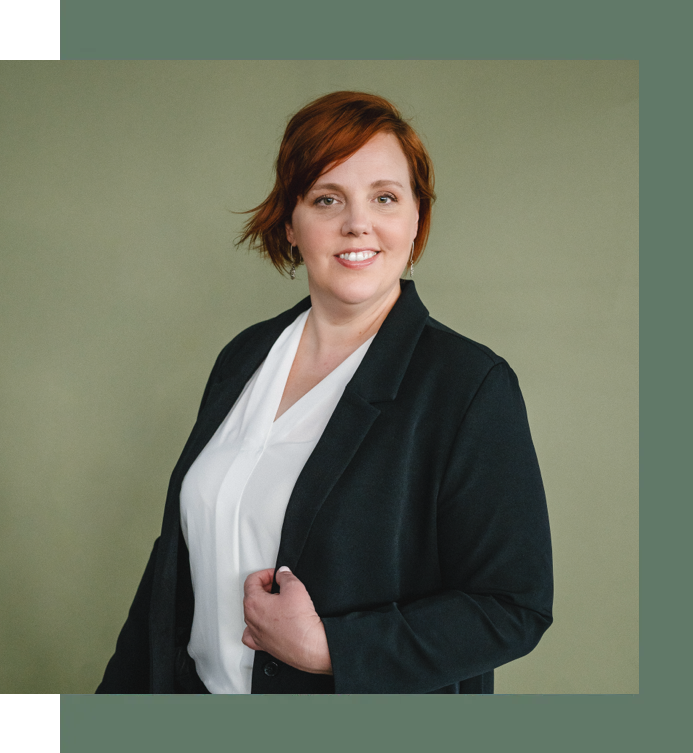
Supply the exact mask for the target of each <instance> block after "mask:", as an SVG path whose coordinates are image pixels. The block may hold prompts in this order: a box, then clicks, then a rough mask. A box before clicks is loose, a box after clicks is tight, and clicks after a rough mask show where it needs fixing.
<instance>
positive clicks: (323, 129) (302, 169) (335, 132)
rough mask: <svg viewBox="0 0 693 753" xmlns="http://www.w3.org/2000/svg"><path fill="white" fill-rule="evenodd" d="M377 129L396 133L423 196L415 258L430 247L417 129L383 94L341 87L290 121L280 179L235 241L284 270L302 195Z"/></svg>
mask: <svg viewBox="0 0 693 753" xmlns="http://www.w3.org/2000/svg"><path fill="white" fill-rule="evenodd" d="M378 133H392V134H394V135H395V136H396V137H397V138H398V139H399V143H400V145H401V147H402V151H403V152H404V154H405V156H406V158H407V161H408V163H409V170H410V174H411V182H412V191H413V192H414V196H415V197H416V198H417V199H418V200H419V227H418V231H417V235H416V240H415V241H414V261H415V262H416V261H418V259H419V257H420V256H421V254H422V253H423V250H424V247H425V246H426V240H427V239H428V232H429V229H430V226H431V207H432V205H433V202H434V201H435V193H434V191H433V186H434V177H433V165H432V163H431V158H430V157H429V156H428V152H427V151H426V147H424V145H423V143H422V142H421V139H420V138H419V137H418V135H417V134H416V132H415V131H414V129H413V128H412V127H411V126H410V125H409V123H407V122H406V121H405V120H404V119H403V118H402V116H401V114H400V113H399V111H398V110H397V108H396V107H395V106H394V105H393V104H392V103H391V102H388V101H387V100H386V99H384V98H383V97H378V96H377V95H375V94H365V93H363V92H352V91H341V92H333V93H332V94H327V95H325V96H324V97H320V98H319V99H316V100H315V101H313V102H311V103H310V104H308V105H306V106H305V107H304V108H303V109H301V110H299V111H298V112H297V113H296V114H295V115H294V116H293V118H291V120H290V121H289V124H288V126H287V127H286V131H285V133H284V138H283V139H282V143H281V146H280V147H279V155H278V157H277V162H276V166H275V167H276V180H275V183H274V188H273V189H272V191H271V192H270V194H269V196H268V197H267V198H266V199H265V200H264V201H263V202H262V204H260V205H259V206H257V207H255V208H254V209H250V210H248V211H249V212H251V213H252V216H251V217H250V219H249V220H248V222H247V223H246V224H245V227H244V229H243V235H242V236H241V237H240V238H239V240H238V242H237V245H240V244H242V243H244V242H245V241H248V240H249V241H250V244H251V246H252V247H253V248H257V249H258V250H259V251H260V253H262V254H263V255H265V256H268V257H269V258H270V260H271V261H272V263H273V264H274V266H275V267H276V268H277V269H279V270H280V271H282V270H283V271H288V269H289V268H290V267H291V264H292V261H293V263H294V264H297V263H298V259H293V260H292V258H291V252H290V246H289V243H288V242H287V240H286V229H285V223H286V222H287V221H290V220H291V215H292V213H293V211H294V208H295V207H296V204H297V202H298V200H299V198H300V197H301V196H304V195H305V194H306V193H307V192H308V191H309V190H310V188H311V186H312V185H313V184H314V183H315V181H316V180H317V179H318V178H319V177H320V176H321V175H322V174H323V173H324V172H326V171H327V170H328V169H331V168H332V167H335V166H336V165H338V164H340V163H342V162H344V161H345V160H347V159H349V157H351V155H352V154H354V153H355V152H357V151H358V150H359V149H360V148H361V147H362V146H363V145H364V144H365V143H366V142H367V141H369V140H370V139H372V138H373V136H375V135H376V134H378Z"/></svg>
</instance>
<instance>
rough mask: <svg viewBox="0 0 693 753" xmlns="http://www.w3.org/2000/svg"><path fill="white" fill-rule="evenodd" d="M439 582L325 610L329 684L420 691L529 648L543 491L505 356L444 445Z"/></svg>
mask: <svg viewBox="0 0 693 753" xmlns="http://www.w3.org/2000/svg"><path fill="white" fill-rule="evenodd" d="M437 531H438V534H437V535H438V546H439V564H440V571H441V581H442V584H443V588H442V589H441V590H440V592H438V593H434V594H431V595H430V596H429V597H426V598H422V599H418V600H416V601H413V602H410V603H390V604H384V605H383V606H382V607H381V608H378V609H374V610H369V611H363V612H353V613H350V614H346V615H340V616H337V617H329V618H325V619H324V620H323V622H324V625H325V631H326V634H327V640H328V645H329V648H330V655H331V658H332V667H333V673H334V680H335V692H336V693H427V692H431V691H433V690H436V689H438V688H441V687H444V686H446V685H451V684H453V683H455V682H460V681H462V680H465V679H468V678H470V677H475V676H477V675H480V674H483V673H485V672H488V671H490V670H492V669H494V668H495V667H498V666H500V665H502V664H505V663H506V662H509V661H511V660H513V659H517V658H519V657H521V656H523V655H525V654H527V653H529V651H531V650H532V649H533V648H534V647H535V646H536V644H537V643H538V641H539V639H540V638H541V636H542V634H543V633H544V631H545V630H546V629H547V628H548V627H549V625H550V624H551V621H552V617H551V607H552V600H553V575H552V563H551V542H550V535H549V525H548V514H547V509H546V500H545V497H544V490H543V485H542V481H541V476H540V473H539V466H538V463H537V458H536V455H535V452H534V446H533V444H532V440H531V436H530V432H529V425H528V421H527V414H526V411H525V406H524V401H523V399H522V395H521V393H520V389H519V385H518V383H517V378H516V377H515V374H514V373H513V371H512V370H511V369H510V367H509V366H508V365H507V364H506V363H505V362H504V361H502V362H499V363H497V364H496V365H495V366H494V367H492V368H491V369H490V371H489V372H488V373H487V375H486V377H485V379H484V381H483V382H482V383H481V386H480V387H479V389H478V390H477V393H476V395H475V396H474V399H473V400H472V402H471V404H470V406H469V408H468V409H467V411H466V414H465V415H464V417H463V419H462V421H461V423H460V425H459V428H458V430H457V433H456V436H455V439H454V441H453V443H452V446H451V447H450V454H449V459H448V461H447V464H446V468H445V471H444V475H443V478H442V483H441V486H440V489H439V495H438V501H437Z"/></svg>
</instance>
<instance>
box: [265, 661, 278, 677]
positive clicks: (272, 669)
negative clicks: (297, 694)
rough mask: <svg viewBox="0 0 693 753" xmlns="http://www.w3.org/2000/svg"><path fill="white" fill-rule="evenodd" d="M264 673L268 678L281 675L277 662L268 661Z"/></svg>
mask: <svg viewBox="0 0 693 753" xmlns="http://www.w3.org/2000/svg"><path fill="white" fill-rule="evenodd" d="M264 672H265V674H266V675H267V677H274V676H275V675H278V674H279V665H278V664H277V662H276V661H268V662H267V664H265V666H264Z"/></svg>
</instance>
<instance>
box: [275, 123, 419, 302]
mask: <svg viewBox="0 0 693 753" xmlns="http://www.w3.org/2000/svg"><path fill="white" fill-rule="evenodd" d="M418 221H419V202H418V199H417V198H416V197H415V196H414V194H413V192H412V189H411V178H410V174H409V165H408V163H407V158H406V157H405V156H404V152H403V151H402V147H401V146H400V144H399V141H398V139H397V137H396V136H394V135H393V134H390V133H383V134H378V135H376V136H374V137H373V138H372V139H371V140H370V141H368V142H367V143H366V144H365V145H364V146H363V147H361V149H359V150H358V151H357V152H355V153H354V154H352V155H351V157H349V159H347V160H346V161H345V162H343V163H342V164H341V165H338V166H337V167H334V168H332V169H331V170H328V171H327V172H325V173H323V174H322V175H321V176H320V177H319V178H318V179H317V181H316V182H315V184H314V185H313V186H312V188H311V189H310V190H309V191H308V192H307V193H306V195H305V196H303V197H301V198H299V200H298V203H297V204H296V208H295V209H294V211H293V214H292V215H291V221H290V222H287V223H286V236H287V238H288V241H289V243H291V244H292V245H293V246H298V250H299V252H300V254H301V256H302V257H303V260H304V262H305V265H306V269H307V270H308V284H309V288H310V294H311V298H313V301H314V303H315V302H316V297H317V298H319V300H320V302H321V303H323V305H326V306H328V307H334V304H336V303H338V302H339V303H342V304H357V305H358V304H366V305H368V304H370V303H372V304H373V305H374V306H377V305H378V304H379V303H381V302H383V301H385V300H386V299H387V298H388V297H389V296H391V297H394V298H396V297H397V295H399V277H400V275H401V274H402V270H403V269H404V267H405V266H406V264H407V261H408V260H409V254H410V252H411V244H412V242H413V240H414V238H415V237H416V231H417V228H418ZM294 253H295V251H294ZM354 255H356V258H354ZM349 257H351V258H349Z"/></svg>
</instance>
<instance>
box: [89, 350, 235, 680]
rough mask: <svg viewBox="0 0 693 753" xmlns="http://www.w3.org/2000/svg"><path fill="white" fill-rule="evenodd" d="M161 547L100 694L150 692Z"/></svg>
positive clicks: (146, 572) (139, 591)
mask: <svg viewBox="0 0 693 753" xmlns="http://www.w3.org/2000/svg"><path fill="white" fill-rule="evenodd" d="M231 344H232V343H229V344H228V345H227V346H226V347H225V348H224V349H223V350H222V351H221V353H220V354H219V355H218V357H217V360H216V362H215V364H214V367H213V368H212V372H211V374H210V375H209V379H208V380H207V385H206V386H205V391H204V393H203V395H202V401H201V404H200V410H199V412H198V417H199V415H200V413H201V412H202V410H203V408H204V406H205V403H206V402H207V399H208V397H209V394H210V391H211V388H212V386H213V384H214V382H215V381H216V380H217V378H218V375H219V371H220V370H221V368H222V365H223V363H224V360H225V358H226V357H227V355H228V351H229V349H230V346H231ZM158 546H159V539H158V538H157V540H156V541H155V542H154V547H153V549H152V553H151V555H150V556H149V561H148V562H147V566H146V568H145V570H144V575H143V576H142V579H141V581H140V584H139V587H138V588H137V592H136V594H135V599H134V601H133V602H132V606H131V607H130V611H129V613H128V617H127V619H126V621H125V624H124V625H123V627H122V629H121V631H120V634H119V636H118V640H117V642H116V650H115V653H114V654H113V656H112V657H111V659H110V661H109V662H108V665H107V666H106V671H105V673H104V676H103V680H102V681H101V683H100V685H99V687H98V688H97V689H96V693H149V692H150V646H149V610H150V605H151V598H152V591H153V588H154V570H155V568H156V553H157V549H158Z"/></svg>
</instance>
